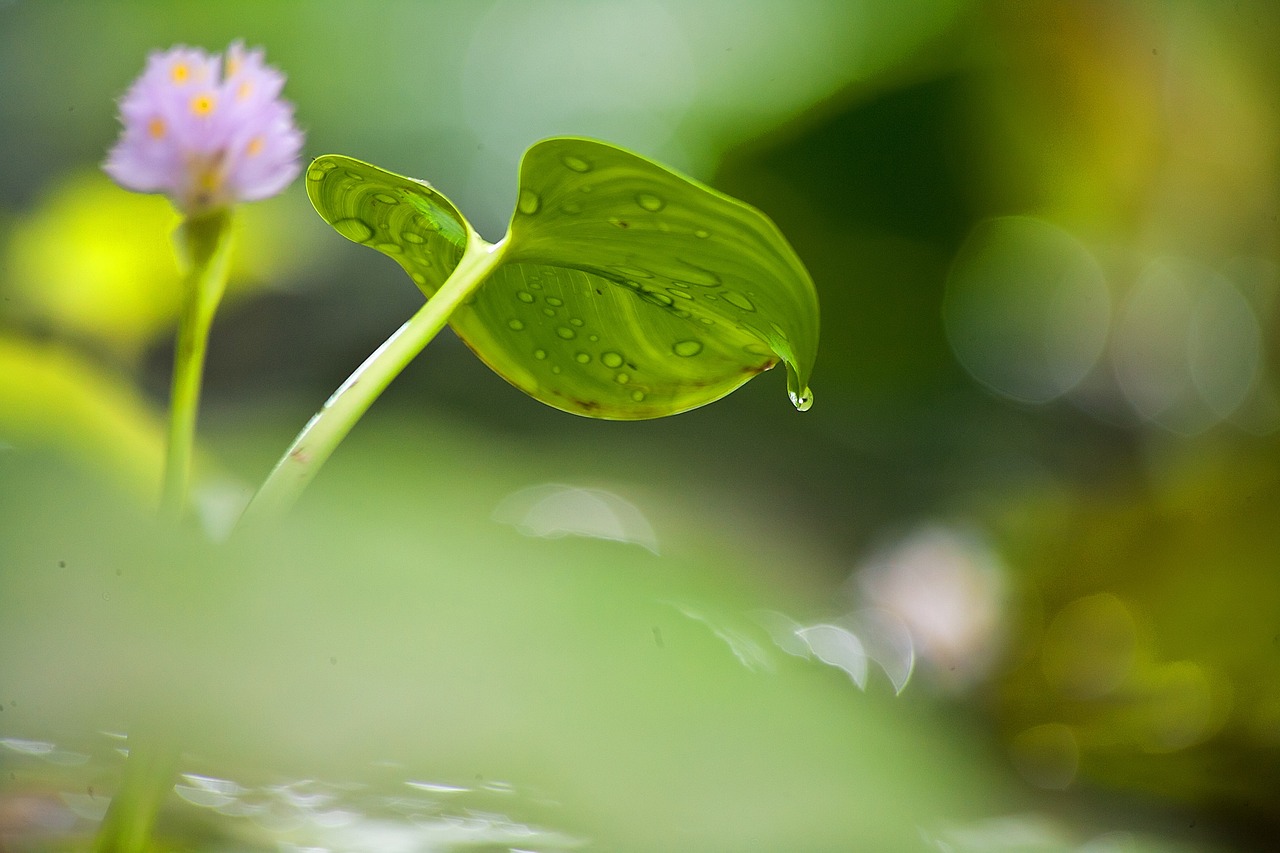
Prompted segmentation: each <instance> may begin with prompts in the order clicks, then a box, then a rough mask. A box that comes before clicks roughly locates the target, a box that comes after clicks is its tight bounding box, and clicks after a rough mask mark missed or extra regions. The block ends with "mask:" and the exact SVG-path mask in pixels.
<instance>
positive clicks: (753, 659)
mask: <svg viewBox="0 0 1280 853" xmlns="http://www.w3.org/2000/svg"><path fill="white" fill-rule="evenodd" d="M667 604H670V605H671V606H672V607H674V608H675V609H676V610H678V611H679V612H680V614H681V615H682V616H684V617H686V618H688V619H692V620H693V621H694V622H697V623H699V624H701V625H704V626H706V627H707V629H708V630H710V631H711V633H712V634H714V635H715V637H716V638H717V639H718V640H720V641H721V642H723V643H724V644H725V645H726V646H728V647H729V650H730V651H732V652H733V656H734V657H736V658H737V659H738V663H740V664H742V665H743V666H745V667H746V668H747V669H749V670H750V671H752V672H759V671H762V670H763V671H765V672H772V671H773V661H772V660H770V659H769V654H768V653H767V652H766V651H765V650H764V647H763V646H761V645H760V644H759V643H757V642H756V641H755V640H753V639H751V638H750V637H749V636H747V635H746V634H745V633H744V632H742V631H740V630H738V629H737V628H733V627H731V626H730V625H729V622H728V620H726V619H724V618H723V617H713V616H710V615H708V614H707V613H705V612H703V611H700V610H695V609H693V608H692V607H691V606H689V605H687V604H680V603H679V602H675V601H668V602H667Z"/></svg>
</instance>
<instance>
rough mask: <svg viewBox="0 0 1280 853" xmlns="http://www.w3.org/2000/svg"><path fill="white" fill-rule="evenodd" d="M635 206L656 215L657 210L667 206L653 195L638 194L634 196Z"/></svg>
mask: <svg viewBox="0 0 1280 853" xmlns="http://www.w3.org/2000/svg"><path fill="white" fill-rule="evenodd" d="M636 204H638V205H640V206H641V207H643V208H644V209H645V210H647V211H649V212H650V213H657V212H658V211H659V210H662V208H664V207H666V206H667V203H666V202H665V201H663V200H662V199H660V198H658V197H657V196H656V195H654V194H653V193H640V194H639V195H637V196H636Z"/></svg>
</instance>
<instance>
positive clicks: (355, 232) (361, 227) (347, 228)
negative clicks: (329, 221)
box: [333, 217, 373, 243]
mask: <svg viewBox="0 0 1280 853" xmlns="http://www.w3.org/2000/svg"><path fill="white" fill-rule="evenodd" d="M333 230H334V231H337V232H338V233H339V234H341V235H342V236H343V237H346V238H347V239H348V240H354V241H355V242H357V243H364V242H365V241H367V240H368V239H369V238H370V237H372V236H373V226H371V225H370V224H369V223H368V222H365V221H364V220H363V219H356V218H355V217H351V218H350V219H339V220H336V221H335V222H334V223H333Z"/></svg>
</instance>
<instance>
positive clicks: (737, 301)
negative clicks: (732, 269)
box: [720, 290, 756, 311]
mask: <svg viewBox="0 0 1280 853" xmlns="http://www.w3.org/2000/svg"><path fill="white" fill-rule="evenodd" d="M720 298H721V299H723V300H724V301H725V302H728V303H729V304H730V305H734V306H736V307H738V308H741V309H742V310H743V311H754V310H756V306H755V305H753V304H752V302H751V300H750V299H748V298H747V297H745V296H743V295H742V294H741V293H738V292H737V291H733V290H726V291H724V292H723V293H721V294H720Z"/></svg>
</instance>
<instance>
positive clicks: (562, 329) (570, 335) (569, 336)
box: [556, 326, 578, 341]
mask: <svg viewBox="0 0 1280 853" xmlns="http://www.w3.org/2000/svg"><path fill="white" fill-rule="evenodd" d="M556 334H557V335H559V336H560V337H561V338H562V339H563V340H566V341H571V340H573V339H574V338H576V337H577V336H578V333H577V332H575V331H574V330H573V329H571V328H569V327H568V326H556Z"/></svg>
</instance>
